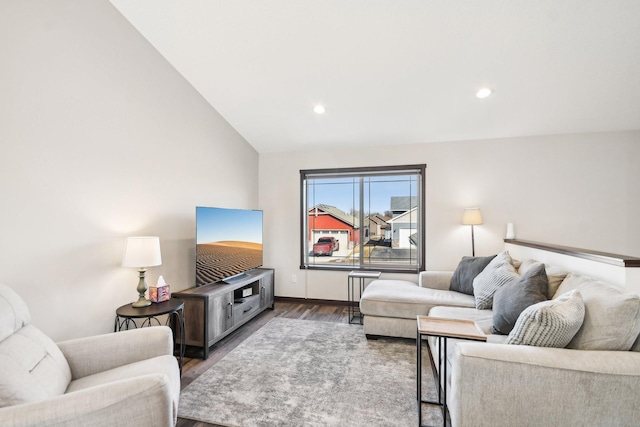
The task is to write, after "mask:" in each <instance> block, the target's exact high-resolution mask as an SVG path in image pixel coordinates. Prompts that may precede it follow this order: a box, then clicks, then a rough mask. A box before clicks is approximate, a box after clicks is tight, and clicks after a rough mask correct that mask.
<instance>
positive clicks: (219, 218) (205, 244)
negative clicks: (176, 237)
mask: <svg viewBox="0 0 640 427" xmlns="http://www.w3.org/2000/svg"><path fill="white" fill-rule="evenodd" d="M260 266H262V211H260V210H249V209H226V208H207V207H200V206H198V207H196V286H203V285H208V284H210V283H216V282H227V283H231V282H233V281H234V280H238V279H241V278H242V277H243V276H246V275H245V273H246V272H247V271H249V270H251V269H254V268H257V267H260Z"/></svg>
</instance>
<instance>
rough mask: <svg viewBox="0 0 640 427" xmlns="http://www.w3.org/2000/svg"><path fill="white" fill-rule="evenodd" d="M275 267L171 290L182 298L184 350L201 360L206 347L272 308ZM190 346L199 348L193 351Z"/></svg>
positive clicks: (204, 355)
mask: <svg viewBox="0 0 640 427" xmlns="http://www.w3.org/2000/svg"><path fill="white" fill-rule="evenodd" d="M274 274H275V270H274V269H272V268H256V269H253V270H250V271H247V272H246V273H245V275H246V276H243V277H241V278H240V279H235V280H234V281H233V283H231V284H227V283H214V284H210V285H204V286H199V287H195V288H189V289H185V290H184V291H180V292H174V293H173V294H172V296H173V297H176V298H179V299H181V300H183V301H184V317H185V330H186V333H185V344H186V345H187V346H188V347H187V352H188V353H190V355H195V356H196V357H200V356H202V358H203V359H207V358H208V357H209V347H211V346H212V345H213V344H215V343H216V342H218V341H220V340H221V339H222V338H224V337H225V336H227V335H229V334H230V333H231V332H233V331H235V330H236V329H238V328H239V327H241V326H242V325H244V324H245V323H246V322H248V321H249V320H251V319H252V318H253V317H255V316H256V315H257V314H258V313H261V312H262V311H264V310H265V309H267V308H270V309H273V300H274V296H273V287H274ZM193 347H196V348H199V349H201V350H202V354H200V352H199V351H198V352H197V354H194V352H193V351H192V350H193Z"/></svg>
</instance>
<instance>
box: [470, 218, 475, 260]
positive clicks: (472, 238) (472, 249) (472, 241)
mask: <svg viewBox="0 0 640 427" xmlns="http://www.w3.org/2000/svg"><path fill="white" fill-rule="evenodd" d="M471 256H476V242H475V239H474V236H473V224H471Z"/></svg>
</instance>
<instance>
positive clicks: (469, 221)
mask: <svg viewBox="0 0 640 427" xmlns="http://www.w3.org/2000/svg"><path fill="white" fill-rule="evenodd" d="M480 224H482V214H481V213H480V208H465V210H464V213H463V214H462V225H470V226H471V255H472V256H476V242H475V239H474V236H473V226H474V225H480Z"/></svg>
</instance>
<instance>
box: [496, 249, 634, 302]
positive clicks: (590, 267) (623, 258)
mask: <svg viewBox="0 0 640 427" xmlns="http://www.w3.org/2000/svg"><path fill="white" fill-rule="evenodd" d="M504 243H505V245H504V246H505V249H506V250H508V251H509V253H510V254H511V256H513V257H514V258H516V259H520V260H523V259H527V258H531V259H535V260H538V261H541V262H544V263H547V264H553V265H560V266H562V267H564V268H566V269H569V270H570V271H574V272H577V273H580V274H583V275H585V276H590V277H594V278H596V279H600V280H604V281H605V282H608V283H611V284H612V285H616V286H619V287H621V288H622V289H624V290H625V291H626V292H633V293H637V294H640V258H637V257H633V256H627V255H620V254H613V253H608V252H601V251H594V250H589V249H580V248H573V247H569V246H560V245H552V244H548V243H539V242H532V241H529V240H517V239H505V240H504Z"/></svg>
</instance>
